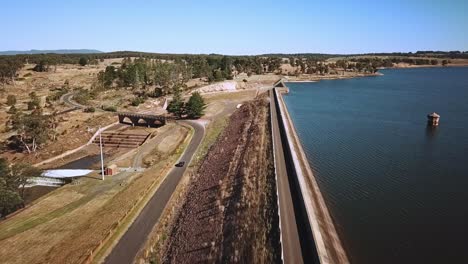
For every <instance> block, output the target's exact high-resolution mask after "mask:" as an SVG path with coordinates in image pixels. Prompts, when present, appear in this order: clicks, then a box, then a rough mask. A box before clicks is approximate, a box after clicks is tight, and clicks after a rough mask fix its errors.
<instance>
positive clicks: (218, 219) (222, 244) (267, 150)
mask: <svg viewBox="0 0 468 264" xmlns="http://www.w3.org/2000/svg"><path fill="white" fill-rule="evenodd" d="M268 109H269V108H268V101H266V99H258V100H256V101H253V102H250V103H247V104H245V105H244V106H242V107H241V108H240V109H239V110H237V111H236V112H235V113H234V114H233V115H232V116H231V118H230V121H229V125H228V126H227V127H226V129H225V130H224V132H223V133H222V134H221V136H220V137H219V138H218V141H217V142H216V143H215V145H213V146H212V147H211V149H210V151H209V153H208V155H207V157H206V159H205V160H204V162H203V164H202V165H201V167H200V169H199V171H198V175H197V176H196V177H194V180H193V182H192V183H191V185H190V187H189V190H188V191H187V196H186V199H185V203H184V205H183V206H182V208H181V209H180V211H179V213H178V215H177V217H176V219H175V221H174V224H173V227H172V230H171V232H170V233H169V237H168V239H167V243H166V246H165V247H164V250H163V251H164V253H163V256H162V261H161V262H163V263H196V262H200V261H201V262H208V263H246V262H250V263H278V262H279V261H280V256H281V253H280V246H279V230H278V214H277V202H276V192H275V190H276V187H275V177H274V167H273V162H272V161H273V157H272V155H273V154H272V147H271V132H270V125H269V122H268V121H269V111H268Z"/></svg>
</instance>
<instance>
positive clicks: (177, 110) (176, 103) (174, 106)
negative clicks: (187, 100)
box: [167, 86, 184, 118]
mask: <svg viewBox="0 0 468 264" xmlns="http://www.w3.org/2000/svg"><path fill="white" fill-rule="evenodd" d="M173 94H174V96H173V98H172V101H171V102H170V103H169V105H168V106H167V111H168V112H169V113H173V114H174V115H176V116H177V117H179V118H180V117H182V115H183V114H184V101H183V100H182V96H181V91H180V87H178V86H175V87H174V88H173Z"/></svg>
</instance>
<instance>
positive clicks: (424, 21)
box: [0, 0, 468, 54]
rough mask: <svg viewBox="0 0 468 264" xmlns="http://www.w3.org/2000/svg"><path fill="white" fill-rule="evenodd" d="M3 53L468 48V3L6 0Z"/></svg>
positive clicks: (419, 0)
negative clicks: (46, 51) (26, 51)
mask: <svg viewBox="0 0 468 264" xmlns="http://www.w3.org/2000/svg"><path fill="white" fill-rule="evenodd" d="M0 11H1V12H0V14H1V15H0V22H1V25H2V29H1V31H2V39H1V41H0V50H29V49H73V48H90V49H99V50H102V51H116V50H135V51H148V52H164V53H166V52H167V53H221V54H262V53H302V52H314V53H315V52H318V53H367V52H393V51H417V50H468V0H450V1H448V0H446V1H443V0H425V1H423V0H406V1H402V0H401V1H400V0H395V1H386V0H380V1H378V0H377V1H376V0H372V1H371V0H363V1H344V0H343V1H338V0H323V1H314V0H287V1H276V0H270V1H264V0H259V1H255V0H236V1H222V0H218V1H212V0H208V1H203V0H199V1H195V0H192V1H184V0H165V1H158V0H131V1H130V0H113V1H111V0H80V1H77V0H69V1H58V0H56V1H54V0H42V1H37V0H5V1H2V3H1V7H0Z"/></svg>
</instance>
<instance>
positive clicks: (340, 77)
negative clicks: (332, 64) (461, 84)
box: [282, 63, 468, 83]
mask: <svg viewBox="0 0 468 264" xmlns="http://www.w3.org/2000/svg"><path fill="white" fill-rule="evenodd" d="M446 67H450V68H454V67H468V63H460V64H448V65H445V66H442V65H408V66H396V67H381V68H379V70H388V69H397V70H400V69H401V70H405V69H421V68H446ZM383 75H384V74H383V73H381V72H379V71H377V72H376V73H357V74H349V75H339V74H338V75H328V76H326V75H314V76H310V75H306V74H303V75H300V76H284V75H283V77H282V79H285V81H286V82H291V83H308V82H319V81H321V80H346V79H353V78H361V77H378V76H383Z"/></svg>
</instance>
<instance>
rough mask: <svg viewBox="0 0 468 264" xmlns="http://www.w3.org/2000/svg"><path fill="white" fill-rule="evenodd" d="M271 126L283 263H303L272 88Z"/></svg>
mask: <svg viewBox="0 0 468 264" xmlns="http://www.w3.org/2000/svg"><path fill="white" fill-rule="evenodd" d="M270 106H271V121H272V124H271V128H272V137H273V144H274V150H273V151H274V153H275V169H276V175H277V182H276V184H277V189H278V198H279V210H280V221H281V246H282V250H283V263H287V264H288V263H294V264H301V263H303V262H304V261H303V259H302V251H301V243H300V240H299V234H298V230H297V224H296V217H295V214H294V205H293V201H292V197H291V190H290V188H289V182H288V174H287V172H286V162H285V159H284V152H283V145H282V143H281V137H280V131H279V122H278V117H277V112H276V104H275V102H274V98H273V90H270Z"/></svg>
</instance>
